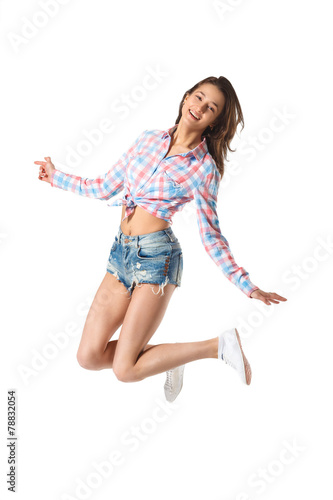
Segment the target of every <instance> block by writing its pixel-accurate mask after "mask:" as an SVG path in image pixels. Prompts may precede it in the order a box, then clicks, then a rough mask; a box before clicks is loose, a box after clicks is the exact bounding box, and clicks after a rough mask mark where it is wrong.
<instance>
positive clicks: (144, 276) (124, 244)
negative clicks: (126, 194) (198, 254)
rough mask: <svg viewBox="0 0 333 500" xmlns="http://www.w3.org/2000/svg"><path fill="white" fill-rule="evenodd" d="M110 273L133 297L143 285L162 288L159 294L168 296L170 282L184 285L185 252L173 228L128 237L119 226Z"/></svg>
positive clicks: (108, 267)
mask: <svg viewBox="0 0 333 500" xmlns="http://www.w3.org/2000/svg"><path fill="white" fill-rule="evenodd" d="M106 270H107V271H108V272H109V273H111V274H113V275H115V277H116V278H117V279H118V280H119V281H121V283H123V285H125V287H126V289H127V290H126V291H125V292H123V293H127V292H129V296H131V295H132V292H133V290H134V287H135V286H140V284H141V283H151V284H157V285H160V286H159V287H158V290H157V291H156V292H155V291H154V287H151V288H152V291H153V293H155V294H158V293H159V291H161V295H163V294H164V286H165V285H166V284H167V283H171V284H174V285H176V286H178V287H179V286H181V279H182V274H183V252H182V248H181V245H180V243H179V241H178V239H177V237H176V236H175V234H174V232H173V230H172V229H171V227H168V228H166V229H162V230H161V231H155V232H153V233H146V234H140V235H137V236H128V235H127V234H124V233H123V232H122V230H121V228H120V226H119V229H118V233H117V235H116V236H115V239H114V241H113V244H112V247H111V251H110V255H109V259H108V263H107V268H106Z"/></svg>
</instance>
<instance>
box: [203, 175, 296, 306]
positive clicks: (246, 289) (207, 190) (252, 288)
mask: <svg viewBox="0 0 333 500" xmlns="http://www.w3.org/2000/svg"><path fill="white" fill-rule="evenodd" d="M219 182H220V176H219V173H218V171H217V169H216V168H215V169H212V171H211V172H209V173H208V175H206V178H205V182H203V183H201V184H200V185H199V186H198V187H197V188H196V190H195V192H194V200H195V204H196V213H197V223H198V226H199V232H200V238H201V241H202V243H203V245H204V247H205V250H206V252H207V253H208V255H209V256H210V257H211V259H212V260H213V261H214V262H215V264H216V265H217V266H219V267H220V268H221V270H222V272H223V273H224V275H225V276H226V277H227V278H228V279H229V281H231V283H233V284H234V285H236V286H237V287H238V288H239V289H240V290H241V291H242V292H243V293H245V295H247V296H248V297H250V298H251V299H252V298H253V299H259V300H261V301H263V302H265V304H268V305H270V303H271V302H273V303H275V304H277V303H278V301H279V300H283V301H285V300H287V299H286V298H284V297H281V296H280V295H278V294H276V293H268V292H263V291H262V290H260V289H259V287H258V286H256V285H255V284H253V283H252V281H251V280H250V277H249V273H248V272H247V271H246V270H245V269H244V268H243V267H239V266H238V265H237V263H236V261H235V259H234V256H233V254H232V252H231V250H230V246H229V243H228V240H227V239H226V238H225V237H224V236H223V234H222V233H221V230H220V224H219V219H218V215H217V211H216V207H217V194H218V188H219Z"/></svg>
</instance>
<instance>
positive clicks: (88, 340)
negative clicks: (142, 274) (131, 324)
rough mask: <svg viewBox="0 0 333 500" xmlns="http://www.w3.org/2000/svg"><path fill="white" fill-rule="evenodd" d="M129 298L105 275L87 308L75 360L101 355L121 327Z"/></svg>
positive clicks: (112, 276)
mask: <svg viewBox="0 0 333 500" xmlns="http://www.w3.org/2000/svg"><path fill="white" fill-rule="evenodd" d="M130 302H131V297H130V295H129V293H128V292H127V290H126V287H125V286H124V285H123V284H122V283H121V282H120V281H118V280H117V279H116V278H115V276H114V275H112V274H110V273H108V272H107V273H106V274H105V276H104V278H103V281H102V283H101V284H100V286H99V288H98V290H97V292H96V295H95V297H94V300H93V302H92V304H91V306H90V309H89V312H88V315H87V318H86V322H85V325H84V328H83V332H82V337H81V341H80V345H79V348H78V353H77V357H78V359H79V360H80V359H81V360H83V359H85V358H89V357H91V356H97V357H98V356H99V355H101V354H102V353H103V352H104V351H105V349H106V346H107V344H108V341H109V340H110V338H111V337H112V336H113V335H114V333H115V332H116V331H117V330H118V328H119V327H120V326H121V325H122V323H123V320H124V317H125V315H126V311H127V309H128V307H129V305H130Z"/></svg>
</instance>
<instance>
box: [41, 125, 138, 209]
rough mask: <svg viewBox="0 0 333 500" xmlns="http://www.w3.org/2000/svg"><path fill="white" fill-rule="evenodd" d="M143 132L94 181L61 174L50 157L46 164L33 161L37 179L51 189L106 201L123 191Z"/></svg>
mask: <svg viewBox="0 0 333 500" xmlns="http://www.w3.org/2000/svg"><path fill="white" fill-rule="evenodd" d="M145 132H146V131H144V132H142V133H141V134H140V135H139V136H138V137H137V139H136V140H135V141H134V142H133V143H132V145H131V147H130V148H129V149H128V151H126V152H125V153H124V154H123V155H122V156H121V157H120V158H119V160H118V161H117V162H116V163H115V164H114V165H113V166H112V167H111V168H110V169H109V170H108V172H106V173H105V174H103V175H100V176H99V177H96V178H95V179H88V178H86V177H79V176H77V175H74V174H66V173H64V172H61V171H60V170H58V169H56V168H55V167H54V165H53V164H52V162H51V158H50V157H45V159H46V162H39V161H35V163H36V164H37V165H40V175H39V179H40V180H43V181H45V182H49V183H50V184H51V186H52V187H58V188H60V189H65V190H66V191H71V192H73V193H76V194H79V195H80V196H87V197H88V198H97V199H100V200H108V199H110V198H111V197H112V196H115V195H116V194H118V193H119V191H121V190H122V189H123V185H124V177H125V170H126V167H127V165H128V162H129V159H130V157H131V156H132V155H133V154H135V151H136V149H137V147H138V145H139V143H140V141H141V139H142V138H143V137H144V134H145Z"/></svg>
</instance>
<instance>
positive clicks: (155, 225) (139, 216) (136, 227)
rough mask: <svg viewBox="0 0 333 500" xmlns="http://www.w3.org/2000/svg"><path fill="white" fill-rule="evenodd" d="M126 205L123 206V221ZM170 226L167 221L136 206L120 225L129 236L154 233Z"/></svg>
mask: <svg viewBox="0 0 333 500" xmlns="http://www.w3.org/2000/svg"><path fill="white" fill-rule="evenodd" d="M125 210H126V205H123V206H122V211H121V220H123V217H124V216H125ZM169 226H170V223H169V222H167V221H166V220H163V219H160V218H158V217H155V216H154V215H152V214H150V213H149V212H147V210H144V209H143V208H141V207H139V206H138V205H136V206H135V207H134V210H133V212H132V213H131V214H130V215H129V216H128V217H126V219H125V220H123V221H122V222H121V224H120V228H121V230H122V232H123V233H124V234H126V235H127V236H137V235H139V234H147V233H154V232H156V231H162V229H166V228H167V227H169Z"/></svg>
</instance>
